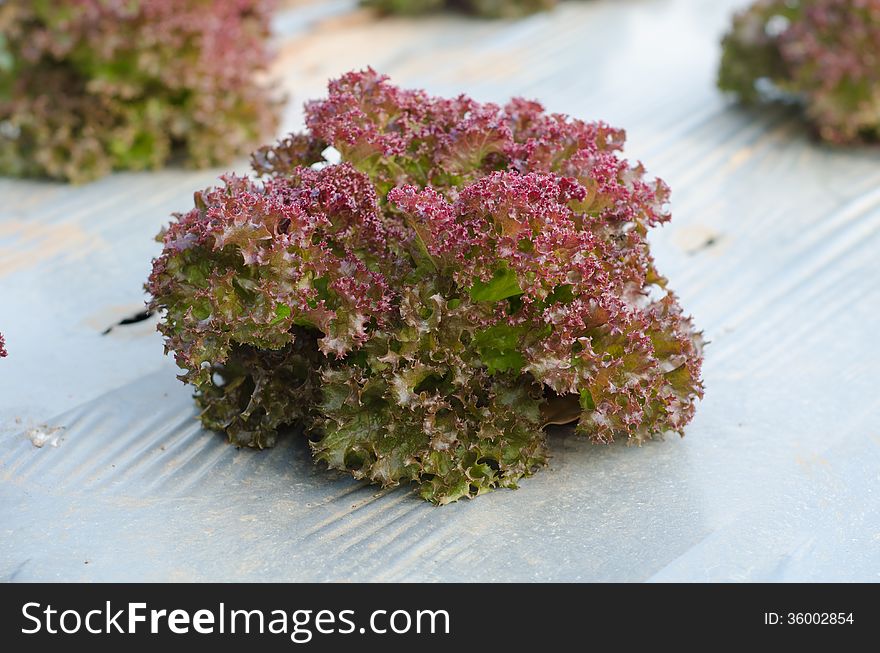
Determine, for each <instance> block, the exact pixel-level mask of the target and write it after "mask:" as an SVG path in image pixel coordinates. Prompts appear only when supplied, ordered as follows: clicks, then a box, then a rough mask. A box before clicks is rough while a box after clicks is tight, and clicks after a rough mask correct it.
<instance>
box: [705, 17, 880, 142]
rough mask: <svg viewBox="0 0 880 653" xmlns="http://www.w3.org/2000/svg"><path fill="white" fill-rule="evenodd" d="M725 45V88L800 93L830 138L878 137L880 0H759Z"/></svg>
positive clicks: (748, 93) (763, 94)
mask: <svg viewBox="0 0 880 653" xmlns="http://www.w3.org/2000/svg"><path fill="white" fill-rule="evenodd" d="M722 45H723V49H724V52H723V56H722V60H721V68H720V71H719V77H718V84H719V86H720V87H721V88H722V89H723V90H726V91H731V92H733V93H735V94H737V95H738V96H739V97H740V98H741V99H742V100H743V101H744V102H747V103H752V102H757V101H760V100H764V99H775V98H778V97H779V95H780V93H781V94H783V95H786V96H789V97H791V98H794V99H796V100H797V101H799V102H800V103H802V104H803V105H804V107H805V112H806V115H807V118H808V119H809V120H810V122H811V123H812V124H813V125H814V127H815V129H816V132H817V134H818V136H819V137H820V138H822V139H823V140H826V141H829V142H832V143H853V142H859V141H876V140H877V139H878V137H880V58H878V52H880V0H794V1H792V0H759V1H758V2H755V3H754V4H753V5H752V6H751V7H749V8H748V9H746V10H745V11H743V12H741V13H739V14H738V15H737V16H736V17H735V18H734V21H733V27H732V29H731V31H730V32H729V33H728V34H727V35H726V36H725V37H724V41H723V44H722Z"/></svg>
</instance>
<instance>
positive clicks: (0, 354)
mask: <svg viewBox="0 0 880 653" xmlns="http://www.w3.org/2000/svg"><path fill="white" fill-rule="evenodd" d="M8 355H9V354H8V353H7V352H6V340H5V339H4V338H3V334H2V333H0V358H6V356H8Z"/></svg>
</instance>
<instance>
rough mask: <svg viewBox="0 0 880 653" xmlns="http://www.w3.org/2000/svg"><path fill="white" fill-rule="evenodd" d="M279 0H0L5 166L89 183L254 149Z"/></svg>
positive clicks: (269, 104)
mask: <svg viewBox="0 0 880 653" xmlns="http://www.w3.org/2000/svg"><path fill="white" fill-rule="evenodd" d="M274 3H275V0H228V1H224V2H214V0H129V1H126V2H121V1H114V2H108V1H107V0H55V1H53V2H32V1H31V0H8V1H7V2H5V3H0V35H2V36H0V173H2V174H8V175H25V176H47V177H53V178H57V179H66V180H70V181H74V182H83V181H88V180H91V179H94V178H96V177H100V176H102V175H104V174H107V173H108V172H110V171H111V170H115V169H133V170H140V169H147V168H157V167H160V166H162V165H164V164H165V163H166V162H167V161H169V159H170V158H171V157H172V156H177V155H180V156H181V157H182V158H183V159H184V160H185V162H186V163H187V164H189V165H192V166H197V167H204V166H208V165H214V164H217V163H226V162H229V161H230V160H231V159H232V158H233V157H235V156H236V155H239V154H243V153H246V152H249V151H251V150H252V149H253V148H254V147H256V146H257V145H258V144H259V143H260V142H262V141H263V139H265V138H266V137H267V136H269V135H270V134H271V133H272V132H274V129H275V127H276V125H277V109H278V106H279V103H278V101H277V99H274V98H273V97H272V95H271V93H270V92H269V90H268V89H267V87H266V85H265V84H264V82H263V81H261V79H262V77H263V76H264V73H265V69H266V66H267V64H268V61H269V56H268V51H267V48H266V42H267V39H268V37H269V18H270V13H271V9H272V8H273V7H274Z"/></svg>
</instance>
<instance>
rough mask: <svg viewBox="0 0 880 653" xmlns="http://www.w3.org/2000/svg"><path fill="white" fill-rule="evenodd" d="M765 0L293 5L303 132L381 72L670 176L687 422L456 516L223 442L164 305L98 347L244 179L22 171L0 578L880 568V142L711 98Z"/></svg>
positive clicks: (293, 119)
mask: <svg viewBox="0 0 880 653" xmlns="http://www.w3.org/2000/svg"><path fill="white" fill-rule="evenodd" d="M743 4H744V3H743V2H717V1H714V0H705V1H702V2H701V1H699V0H690V1H688V0H640V1H635V0H618V1H616V2H614V1H608V2H603V1H601V0H599V1H596V2H569V3H564V4H563V5H562V6H560V8H559V9H558V10H556V11H554V12H552V13H548V14H543V15H537V16H534V17H531V18H528V19H526V20H523V21H519V22H491V21H489V22H486V21H474V20H467V19H464V18H461V17H454V16H438V17H432V18H429V19H425V20H399V19H393V20H383V21H377V20H376V19H375V18H374V17H373V16H372V15H370V14H369V13H366V12H363V11H359V10H357V9H356V8H354V7H353V5H354V3H351V2H349V3H346V2H333V3H329V2H328V3H326V4H325V3H318V2H308V1H305V2H298V3H292V5H291V7H290V8H288V9H286V10H285V12H284V13H283V14H282V15H281V16H280V17H279V20H278V23H277V25H278V31H279V38H278V46H279V51H280V60H279V64H278V66H277V68H276V70H275V76H276V77H277V78H278V79H279V80H280V82H281V83H282V84H283V86H284V88H286V89H287V90H288V92H289V93H290V94H291V95H292V96H293V97H292V101H291V104H290V105H289V109H288V111H287V114H286V116H285V125H286V127H287V128H288V129H294V128H297V127H298V125H299V124H300V123H301V119H302V114H301V111H300V104H301V102H302V100H304V99H306V98H308V97H315V96H319V95H321V94H323V88H322V87H323V85H324V84H325V82H326V79H327V78H328V77H331V76H334V75H337V74H339V73H341V72H343V71H345V70H347V69H350V68H355V67H362V66H364V65H366V64H372V65H373V66H374V67H375V68H377V69H378V70H382V71H384V72H387V73H389V74H391V75H392V76H393V77H394V79H395V81H397V82H399V83H401V84H403V85H407V86H422V87H427V88H428V89H429V90H430V91H432V92H435V93H440V94H455V93H458V92H462V91H464V92H467V93H469V94H471V95H473V96H475V97H477V98H478V99H481V100H493V101H504V100H505V99H506V98H508V97H509V96H511V95H524V96H527V97H537V98H540V99H542V100H543V101H544V102H545V104H546V105H547V106H548V107H549V108H551V109H553V110H558V111H565V112H568V113H570V114H572V115H577V116H580V117H584V118H602V119H605V120H607V121H608V122H610V123H612V124H615V125H621V126H624V127H626V128H627V131H628V135H629V142H628V146H627V155H628V156H629V157H630V158H633V159H641V160H642V161H644V163H645V164H646V166H647V167H648V170H649V172H650V173H652V174H657V175H659V176H662V177H663V178H664V179H665V180H666V181H667V182H669V184H670V185H671V186H672V188H673V204H672V208H673V216H674V218H673V222H672V223H671V224H670V225H668V226H666V227H664V228H663V229H661V230H658V231H657V233H655V234H653V235H652V244H653V246H654V251H655V254H656V258H657V261H658V265H659V267H660V270H661V271H662V272H663V273H664V274H665V275H666V276H667V277H669V279H670V283H671V285H672V287H674V288H675V289H676V290H677V291H678V293H679V294H680V295H681V298H682V303H683V304H684V306H685V307H686V309H687V310H688V311H689V312H691V313H693V315H694V316H695V319H696V322H697V324H698V325H699V326H700V327H702V328H703V329H704V330H705V332H706V336H707V338H708V339H709V340H710V341H711V345H710V346H709V347H708V348H707V351H706V364H705V369H704V373H705V380H706V398H705V400H704V401H703V402H702V404H701V405H700V406H699V409H698V412H697V416H696V418H695V420H694V422H693V423H692V424H691V425H690V427H689V428H688V430H687V437H685V438H684V439H679V438H677V437H669V438H667V439H666V440H665V441H663V442H656V443H652V444H649V445H646V446H643V447H641V448H634V447H625V446H617V445H614V446H610V447H596V446H592V445H590V444H588V443H586V442H584V441H581V440H578V439H577V438H574V437H573V436H572V435H571V433H570V431H568V430H566V429H559V430H557V431H555V432H554V433H553V435H552V438H551V449H552V454H553V458H552V460H551V463H550V466H549V468H547V469H545V470H543V471H542V472H541V473H539V474H538V475H536V476H535V477H534V478H532V479H527V480H525V481H524V482H523V483H522V486H521V489H520V490H517V491H515V492H511V491H499V492H495V493H493V494H490V495H486V496H483V497H480V498H479V499H477V500H474V501H464V502H459V503H457V504H454V505H451V506H446V507H443V508H433V507H431V506H430V505H427V504H425V503H423V502H422V501H421V500H420V499H418V498H417V497H416V496H415V495H413V494H412V493H411V492H410V491H409V490H408V489H406V488H399V489H393V490H378V489H377V488H375V487H370V486H364V485H363V484H361V483H358V482H356V481H354V480H352V479H349V478H347V477H344V476H340V475H337V474H332V473H329V472H327V471H326V470H324V469H322V468H320V467H316V466H314V465H313V464H312V463H311V460H310V458H309V455H308V451H307V447H306V445H305V443H304V442H303V440H302V439H301V438H297V437H295V436H293V435H292V436H291V437H288V438H285V439H283V440H282V442H281V445H280V446H279V447H277V448H276V449H274V450H271V451H263V452H254V451H247V450H237V449H235V448H233V447H230V446H228V445H227V444H226V443H225V441H224V440H223V439H222V438H221V437H220V436H217V435H214V434H211V433H207V432H205V431H203V430H201V429H200V428H199V425H198V422H197V421H196V420H195V410H194V408H193V405H192V401H191V399H190V396H189V395H190V393H189V390H188V389H187V388H186V387H184V386H183V385H182V384H180V383H179V382H178V381H177V380H176V379H175V374H176V369H175V368H174V366H173V364H172V363H171V362H170V361H169V359H167V358H166V357H164V356H163V354H162V343H161V339H160V338H159V337H158V335H157V334H156V333H155V332H154V329H155V322H154V321H152V320H148V321H144V322H139V323H136V324H132V325H128V326H116V327H115V328H113V329H112V330H111V331H110V332H109V333H108V334H107V335H101V333H102V332H103V331H104V330H105V329H106V328H107V327H108V326H111V325H113V324H115V323H117V322H118V321H119V320H120V319H123V318H125V317H129V316H131V315H133V314H135V313H137V312H138V311H139V310H140V309H141V308H142V301H143V295H142V292H141V284H142V283H143V280H144V279H145V277H146V276H147V274H148V271H149V265H150V259H151V257H153V256H155V255H156V254H157V253H158V247H159V246H158V244H156V243H155V242H153V241H152V237H153V236H154V235H155V233H156V232H157V231H158V229H159V227H160V226H161V225H162V224H163V223H164V222H166V221H167V219H168V215H169V214H170V213H171V212H172V211H174V210H181V209H185V208H187V207H188V206H189V205H190V202H191V196H192V191H193V190H195V189H197V188H201V187H204V186H206V185H208V184H210V183H212V182H213V180H214V179H215V178H216V176H217V174H219V173H220V172H221V171H220V170H209V171H200V172H192V171H181V170H167V171H162V172H157V173H149V174H117V175H113V176H112V177H109V178H106V179H103V180H101V181H98V182H95V183H93V184H89V185H87V186H82V187H69V186H64V185H60V184H51V183H44V182H27V181H13V180H8V179H2V180H0V331H2V332H4V333H5V334H6V336H7V341H8V345H9V349H10V356H9V358H7V359H3V360H2V361H0V578H3V579H11V580H57V579H62V580H94V581H103V580H272V581H275V580H480V581H508V580H634V581H636V580H687V581H710V580H871V581H876V580H880V503H878V500H880V496H878V493H880V490H878V488H880V484H878V481H880V427H878V417H880V399H878V393H877V391H876V375H877V370H878V368H880V348H878V344H877V338H876V333H877V328H878V324H880V290H878V281H880V256H878V252H880V152H878V150H877V148H862V149H855V150H844V149H839V150H835V149H830V148H826V147H823V146H820V145H817V144H815V143H813V142H812V141H810V139H809V138H808V136H807V135H806V133H805V131H804V129H803V127H802V125H801V124H800V123H799V122H798V120H797V118H796V114H795V112H793V111H792V110H790V109H786V108H771V109H769V110H766V111H760V112H759V111H746V110H743V109H740V108H737V107H735V106H732V105H730V103H729V102H728V101H726V100H725V98H723V97H721V96H719V95H718V94H717V93H716V92H715V91H714V89H713V86H712V81H713V76H714V69H715V66H716V62H717V56H718V49H717V39H718V36H719V35H720V33H721V31H722V30H723V29H724V26H725V24H726V21H727V19H728V16H729V13H730V11H731V10H732V8H734V7H737V6H742V5H743ZM245 167H246V163H245V162H241V163H239V164H238V165H237V166H236V169H238V170H244V169H245ZM38 444H39V445H42V446H36V445H38Z"/></svg>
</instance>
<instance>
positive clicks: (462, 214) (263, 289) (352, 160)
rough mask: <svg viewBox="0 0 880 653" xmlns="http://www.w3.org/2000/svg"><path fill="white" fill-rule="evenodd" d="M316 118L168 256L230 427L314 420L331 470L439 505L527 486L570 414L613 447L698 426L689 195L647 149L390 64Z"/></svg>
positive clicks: (181, 323)
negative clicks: (647, 166)
mask: <svg viewBox="0 0 880 653" xmlns="http://www.w3.org/2000/svg"><path fill="white" fill-rule="evenodd" d="M306 122H307V125H308V126H309V130H308V131H307V132H305V133H303V134H297V135H293V136H290V137H288V138H287V139H284V140H283V141H282V142H281V143H279V144H278V145H276V146H273V147H266V148H263V149H261V150H260V151H258V152H257V153H256V154H255V155H254V168H255V170H256V171H257V172H258V173H259V175H260V177H259V179H258V180H249V179H243V178H239V177H228V178H226V179H224V184H223V186H221V187H218V188H215V189H210V190H208V191H204V192H202V193H198V194H197V195H196V206H195V208H194V209H192V210H191V211H190V212H189V213H186V214H182V215H179V216H178V217H177V221H176V222H175V223H174V224H172V225H171V227H170V228H169V229H168V230H167V231H166V232H165V234H164V236H163V242H164V250H163V253H162V255H161V256H160V257H159V258H158V259H157V260H156V261H155V263H154V268H153V274H152V276H151V278H150V283H149V289H150V291H151V293H152V294H153V297H154V300H153V307H154V308H156V309H162V310H163V311H164V314H165V316H164V319H163V321H162V324H161V325H160V329H161V330H162V331H163V333H164V334H165V336H166V342H167V347H168V349H169V350H172V351H174V353H175V356H176V358H177V362H178V364H179V365H180V366H181V367H182V368H183V370H184V374H183V377H182V378H183V379H184V380H185V381H188V382H190V383H193V384H194V385H195V386H196V388H197V397H198V400H199V403H200V404H201V406H202V409H203V414H202V418H203V421H204V422H205V424H206V425H208V426H210V427H212V428H216V429H220V430H225V431H226V432H227V433H229V434H230V436H231V437H232V438H233V439H234V440H235V441H236V442H239V443H241V444H250V445H254V446H264V445H267V444H271V442H272V441H274V438H275V437H276V433H277V429H278V428H279V427H280V426H283V425H300V426H305V427H307V429H308V430H309V432H310V434H311V438H312V449H313V451H314V454H315V457H316V458H317V459H319V460H322V461H325V462H326V463H328V465H329V466H331V467H334V468H338V469H343V470H347V471H349V472H351V473H352V474H354V475H355V476H356V477H358V478H366V479H369V480H371V481H374V482H376V483H380V484H382V485H394V484H397V483H399V482H401V481H414V482H416V483H417V484H418V486H419V491H420V493H421V495H422V496H423V497H425V498H426V499H429V500H431V501H435V502H438V503H446V502H449V501H454V500H456V499H458V498H461V497H464V496H475V495H477V494H480V493H481V492H485V491H487V490H490V489H492V488H495V487H515V485H516V483H517V481H518V479H520V478H522V477H523V476H526V475H529V474H531V473H532V472H533V471H534V470H535V469H537V468H538V467H540V466H541V465H542V464H544V462H545V461H546V436H545V434H544V432H543V430H542V427H543V426H544V425H545V424H546V423H548V422H557V421H564V420H560V419H559V411H560V410H564V411H569V414H570V416H571V417H574V418H579V424H578V427H577V428H578V431H579V432H580V433H582V434H584V435H586V436H588V437H590V438H592V439H593V440H595V441H596V442H611V441H612V440H614V439H619V438H622V439H624V440H628V441H632V442H642V441H644V440H646V439H649V438H651V437H654V436H658V435H660V434H662V433H664V432H666V431H670V430H671V431H679V432H681V431H682V429H683V428H684V426H685V425H686V424H687V423H688V421H689V420H690V419H691V417H692V416H693V412H694V403H695V400H696V398H698V397H699V396H701V394H702V386H701V382H700V366H701V360H702V359H701V348H702V340H701V337H700V334H698V333H697V332H695V331H694V329H693V326H692V325H691V322H690V320H689V318H687V317H685V316H684V315H683V314H682V311H681V309H680V307H679V305H678V302H677V300H676V298H675V296H674V295H673V294H672V293H671V292H669V291H668V290H667V289H666V281H665V279H663V278H662V277H661V276H660V275H659V274H658V273H657V271H656V269H655V267H654V263H653V260H652V258H651V255H650V251H649V248H648V242H647V238H646V236H647V233H648V230H649V229H650V228H651V227H653V226H656V225H658V224H660V223H663V222H665V221H667V220H668V219H669V214H668V213H667V212H666V210H665V205H666V202H667V200H668V193H669V191H668V188H667V187H666V185H665V184H664V183H663V182H661V181H659V180H654V181H648V180H646V179H645V177H644V170H643V169H642V167H641V165H635V166H634V165H631V164H629V163H628V162H627V161H626V160H624V159H622V158H621V157H620V156H619V154H618V152H619V150H620V149H621V147H622V145H623V141H624V135H623V132H621V131H619V130H615V129H612V128H611V127H608V126H607V125H605V124H603V123H586V122H582V121H579V120H573V119H570V118H568V117H566V116H562V115H558V114H548V113H546V112H545V111H544V110H543V108H542V107H541V105H539V104H538V103H536V102H529V101H525V100H514V101H512V102H510V103H509V104H508V105H507V106H506V107H500V106H497V105H493V104H481V103H478V102H475V101H474V100H471V99H470V98H467V97H464V96H461V97H458V98H454V99H444V98H434V97H430V96H428V95H427V94H425V93H423V92H419V91H407V90H402V89H399V88H396V87H394V86H392V85H390V84H389V83H388V81H387V80H386V79H385V78H384V77H382V76H380V75H377V74H376V73H375V72H373V71H372V70H366V71H363V72H358V73H350V74H348V75H345V76H343V77H342V78H340V79H338V80H336V81H334V82H331V84H330V94H329V97H328V98H327V99H325V100H322V101H318V102H313V103H311V104H309V105H308V107H307V117H306ZM334 151H335V154H332V153H334ZM325 157H326V158H328V159H334V160H335V159H337V158H339V159H341V162H339V163H334V164H331V163H329V162H328V161H326V160H325Z"/></svg>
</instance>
